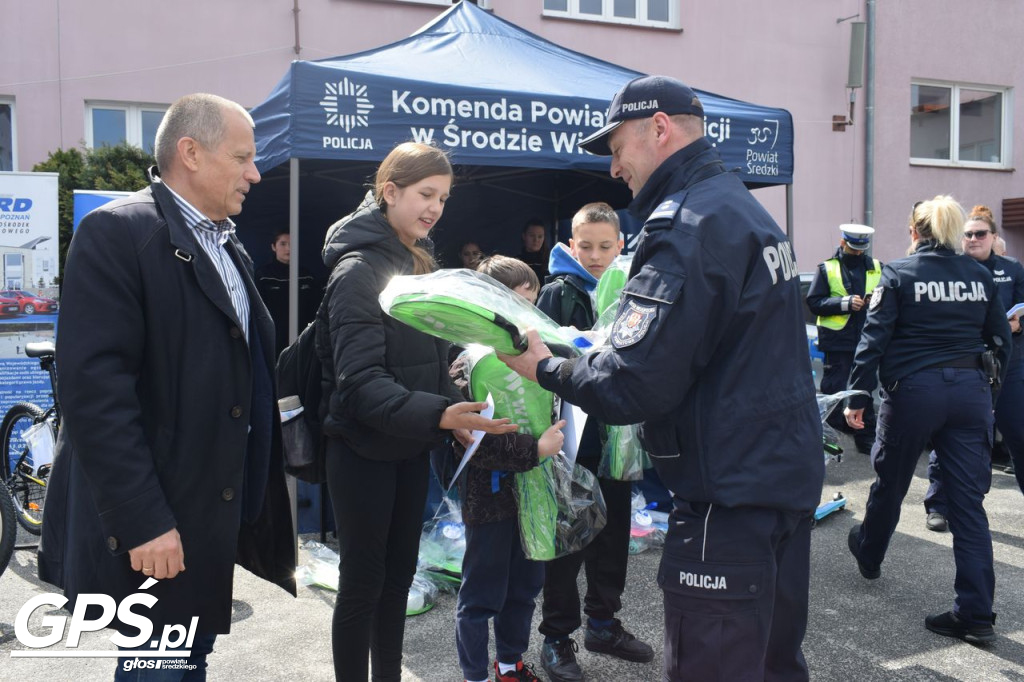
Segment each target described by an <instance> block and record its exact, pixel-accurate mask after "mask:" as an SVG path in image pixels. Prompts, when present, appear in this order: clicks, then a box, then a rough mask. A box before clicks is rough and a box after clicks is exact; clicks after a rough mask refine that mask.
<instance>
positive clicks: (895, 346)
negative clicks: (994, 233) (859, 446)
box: [850, 240, 1011, 408]
mask: <svg viewBox="0 0 1024 682" xmlns="http://www.w3.org/2000/svg"><path fill="white" fill-rule="evenodd" d="M986 346H987V347H988V348H991V349H993V350H994V351H995V352H996V357H997V358H998V359H999V361H1000V363H1001V364H1002V367H1003V371H1004V373H1005V370H1006V367H1007V360H1008V359H1009V354H1010V349H1011V340H1010V323H1009V322H1007V321H1006V309H1005V308H1004V307H1003V303H1002V301H1001V300H1000V298H999V296H998V295H997V294H996V286H995V282H994V281H993V279H992V274H991V273H990V272H989V271H988V270H987V269H986V268H985V267H984V266H983V265H981V264H980V263H978V261H976V260H974V259H973V258H971V257H970V256H965V255H962V254H958V253H956V252H955V251H952V250H950V249H948V248H946V247H944V246H941V245H938V244H936V243H935V242H934V241H931V240H921V241H918V243H917V246H916V248H915V250H914V253H913V254H911V255H910V256H908V257H906V258H901V259H899V260H896V261H893V262H892V263H889V264H887V265H885V266H884V267H883V268H882V280H881V282H880V283H879V285H878V287H877V288H875V291H874V292H873V293H872V294H871V303H870V305H869V306H868V318H867V322H865V323H864V331H863V333H862V335H861V339H860V344H859V345H858V346H857V354H856V355H855V356H854V365H853V370H852V371H851V372H850V388H852V389H858V390H864V391H873V390H874V389H875V387H876V386H877V385H878V381H879V380H880V381H881V382H882V385H883V386H891V385H892V384H894V383H895V382H897V381H899V380H900V379H902V378H903V377H906V376H910V375H911V374H914V373H915V372H919V371H920V370H922V369H927V368H929V367H942V366H943V365H944V364H946V363H953V362H956V361H959V360H963V359H965V358H970V357H971V356H975V357H977V356H980V355H981V353H983V352H984V351H985V348H986ZM876 374H877V379H876ZM867 400H869V398H868V397H867V396H854V397H853V398H851V399H850V406H851V407H853V408H861V407H864V405H865V403H866V401H867Z"/></svg>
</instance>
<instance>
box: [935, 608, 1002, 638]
mask: <svg viewBox="0 0 1024 682" xmlns="http://www.w3.org/2000/svg"><path fill="white" fill-rule="evenodd" d="M995 620H996V614H994V613H993V614H992V622H993V623H994V622H995ZM924 626H925V627H926V628H928V629H929V630H931V631H932V632H934V633H935V634H937V635H942V636H943V637H956V638H957V639H962V640H964V641H965V642H969V643H971V644H988V643H989V642H994V641H995V640H996V632H995V630H993V629H992V625H991V624H985V625H972V624H970V623H967V622H965V621H962V620H960V619H959V618H958V617H957V615H956V614H955V613H953V612H952V611H946V612H945V613H940V614H939V615H937V616H928V617H927V618H925V619H924Z"/></svg>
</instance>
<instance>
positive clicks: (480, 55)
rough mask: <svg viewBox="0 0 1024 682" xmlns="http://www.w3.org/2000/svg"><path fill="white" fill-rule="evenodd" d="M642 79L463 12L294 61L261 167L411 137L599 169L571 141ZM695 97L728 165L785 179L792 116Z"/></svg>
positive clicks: (369, 154)
mask: <svg viewBox="0 0 1024 682" xmlns="http://www.w3.org/2000/svg"><path fill="white" fill-rule="evenodd" d="M413 66H414V67H415V68H412V67H413ZM414 74H431V77H430V78H429V79H428V78H424V77H421V76H418V75H414ZM640 75H642V74H640V73H639V72H636V71H632V70H630V69H625V68H622V67H619V66H616V65H614V64H610V63H608V62H604V61H601V60H598V59H594V58H592V57H588V56H586V55H583V54H580V53H578V52H574V51H572V50H568V49H565V48H563V47H560V46H559V45H556V44H554V43H551V42H548V41H546V40H543V39H541V38H540V37H538V36H536V35H534V34H532V33H529V32H528V31H524V30H523V29H521V28H519V27H518V26H515V25H514V24H511V23H509V22H507V21H505V20H503V19H500V18H498V17H495V16H493V15H492V14H490V13H488V12H485V11H483V10H480V9H479V8H478V7H476V6H475V5H473V4H472V3H465V2H463V3H459V4H458V5H456V6H454V7H453V8H452V9H450V10H448V11H446V12H445V13H444V14H442V15H441V16H440V17H438V19H437V20H435V21H434V22H432V23H431V24H428V25H427V26H425V27H424V28H422V29H421V30H420V31H419V32H417V33H415V34H414V35H412V36H410V37H409V38H407V39H405V40H402V41H399V42H397V43H393V44H391V45H387V46H384V47H381V48H379V49H376V50H370V51H367V52H361V53H358V54H354V55H349V56H345V57H337V58H332V59H325V60H320V61H315V62H310V61H295V62H293V63H292V65H291V68H290V70H289V72H288V74H287V75H285V77H284V78H283V79H282V80H281V82H280V83H278V85H277V87H276V88H275V90H274V92H273V93H272V94H271V95H270V97H269V98H268V99H267V100H266V101H264V102H263V103H262V104H260V105H259V106H257V107H256V108H255V109H254V110H253V112H252V114H253V118H254V120H255V121H256V138H257V139H256V146H257V164H258V166H259V167H260V170H261V171H266V170H267V169H270V168H273V167H274V166H277V165H279V164H281V163H283V162H284V161H286V160H288V159H289V158H300V159H339V160H355V161H379V160H380V159H383V158H384V156H386V155H387V153H388V152H389V151H390V150H391V149H392V148H393V147H394V146H395V145H396V144H398V143H400V142H405V141H407V140H418V141H422V142H434V143H436V144H438V145H439V146H441V147H442V148H443V149H446V150H448V151H449V152H451V155H452V160H453V161H454V162H455V163H458V164H472V165H487V166H519V167H534V168H555V169H579V170H587V169H590V170H599V171H607V170H608V167H609V159H608V158H607V157H598V156H593V155H591V154H588V153H586V152H584V151H582V150H580V149H579V148H578V147H577V143H578V142H579V141H580V140H582V139H583V138H584V137H586V136H587V135H589V134H590V133H591V132H593V131H595V130H597V129H598V128H600V127H601V126H603V125H604V124H605V113H606V109H607V106H608V102H609V101H610V100H611V97H612V95H613V94H614V93H615V91H616V90H618V89H619V88H620V87H621V86H622V85H623V84H625V83H626V82H628V81H629V80H632V79H633V78H636V77H637V76H640ZM697 94H698V96H699V97H700V99H701V102H702V103H703V105H704V110H705V114H706V115H705V118H704V130H705V134H706V135H707V137H708V139H709V140H710V141H711V142H712V144H714V145H715V146H716V147H717V148H718V150H719V152H720V153H721V155H722V158H723V160H724V162H725V164H726V167H728V168H736V169H738V171H739V173H740V176H741V177H742V178H743V180H744V182H747V183H749V184H752V185H762V186H766V185H776V184H789V183H791V182H792V181H793V122H792V117H791V116H790V114H789V112H787V111H785V110H784V109H776V108H770V107H762V106H757V105H753V104H749V103H746V102H741V101H739V100H734V99H729V98H727V97H722V96H719V95H715V94H713V93H709V92H703V91H699V90H698V91H697Z"/></svg>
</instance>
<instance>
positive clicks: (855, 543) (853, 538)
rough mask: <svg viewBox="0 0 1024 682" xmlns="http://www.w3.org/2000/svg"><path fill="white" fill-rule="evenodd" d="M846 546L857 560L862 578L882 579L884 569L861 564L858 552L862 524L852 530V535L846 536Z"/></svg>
mask: <svg viewBox="0 0 1024 682" xmlns="http://www.w3.org/2000/svg"><path fill="white" fill-rule="evenodd" d="M846 546H847V547H849V548H850V554H852V555H853V558H854V559H856V560H857V570H859V571H860V574H861V575H862V576H864V577H865V578H867V579H868V580H877V579H878V578H880V577H882V569H880V568H878V567H877V566H876V567H875V568H871V567H869V566H866V565H865V564H864V563H863V562H861V560H860V556H858V554H857V550H858V548H859V546H860V524H858V525H856V526H854V527H853V528H851V529H850V534H849V535H847V536H846Z"/></svg>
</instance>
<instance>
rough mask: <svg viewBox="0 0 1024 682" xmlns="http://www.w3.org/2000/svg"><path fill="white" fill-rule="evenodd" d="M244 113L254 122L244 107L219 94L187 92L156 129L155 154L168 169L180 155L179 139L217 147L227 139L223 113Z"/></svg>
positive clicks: (208, 146)
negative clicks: (225, 137)
mask: <svg viewBox="0 0 1024 682" xmlns="http://www.w3.org/2000/svg"><path fill="white" fill-rule="evenodd" d="M228 110H234V111H237V112H239V113H240V114H242V115H243V116H244V117H245V118H246V120H247V121H249V125H253V126H254V125H255V124H254V123H253V120H252V116H250V115H249V112H248V111H246V110H245V107H243V106H242V105H240V104H238V103H237V102H232V101H231V100H229V99H225V98H223V97H220V96H218V95H210V94H207V93H203V92H200V93H196V94H193V95H185V96H184V97H182V98H181V99H179V100H178V101H176V102H175V103H174V104H172V105H171V108H170V109H168V110H167V113H166V114H164V118H163V120H162V121H160V127H159V128H157V130H156V143H155V144H154V147H153V149H154V155H155V156H156V165H157V168H159V169H160V170H162V171H165V170H169V169H170V168H171V166H172V165H173V164H174V159H175V157H176V156H177V155H178V140H180V139H181V138H183V137H191V138H192V139H193V140H195V141H196V142H198V143H199V144H201V145H202V146H203V148H205V149H214V148H215V147H216V146H217V145H218V144H220V142H221V140H223V139H224V131H225V128H226V126H225V124H224V112H225V111H228Z"/></svg>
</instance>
